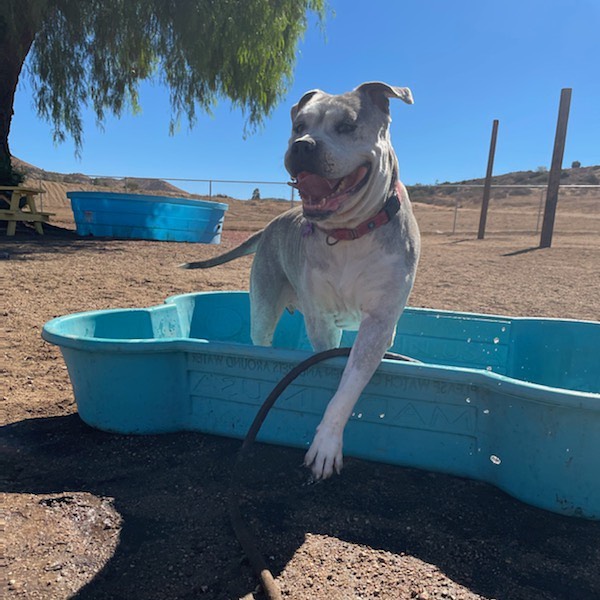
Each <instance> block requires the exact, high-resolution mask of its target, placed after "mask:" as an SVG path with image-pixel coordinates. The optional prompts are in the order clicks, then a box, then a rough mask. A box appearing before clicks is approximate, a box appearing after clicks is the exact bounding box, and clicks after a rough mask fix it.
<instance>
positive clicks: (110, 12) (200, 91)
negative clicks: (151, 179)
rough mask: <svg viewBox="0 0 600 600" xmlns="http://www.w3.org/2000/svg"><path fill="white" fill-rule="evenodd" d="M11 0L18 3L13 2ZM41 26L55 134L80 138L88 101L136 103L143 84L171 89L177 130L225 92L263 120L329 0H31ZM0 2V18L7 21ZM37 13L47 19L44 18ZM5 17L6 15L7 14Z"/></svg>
mask: <svg viewBox="0 0 600 600" xmlns="http://www.w3.org/2000/svg"><path fill="white" fill-rule="evenodd" d="M9 4H12V3H9ZM20 4H21V5H27V10H24V12H23V13H22V14H30V13H31V14H35V15H37V16H36V17H35V19H36V20H35V23H34V22H33V21H32V25H34V24H35V25H37V28H38V34H37V36H36V38H35V42H34V44H33V48H32V51H31V60H30V74H31V77H32V84H33V89H34V93H35V98H36V106H37V110H38V112H39V114H40V115H41V116H43V117H45V118H46V119H48V120H49V121H50V122H51V123H52V124H53V126H54V137H55V139H56V140H57V141H62V140H64V139H65V136H66V135H70V136H71V137H72V138H73V139H74V141H75V145H76V147H77V148H78V149H79V148H81V145H82V120H81V109H82V107H84V106H91V107H92V108H93V110H94V112H95V114H96V117H97V120H98V122H99V123H100V124H101V123H102V122H103V121H104V119H105V115H106V113H107V112H111V113H114V114H115V115H117V116H119V115H120V114H121V113H122V111H123V110H125V109H129V110H133V111H134V112H135V111H137V110H139V105H138V94H137V86H138V84H139V82H140V81H142V80H144V79H148V78H157V79H158V80H159V81H161V82H162V83H164V84H165V85H167V86H168V87H169V89H170V98H171V105H172V115H171V124H170V127H171V131H173V130H174V129H175V127H176V125H177V123H179V121H180V120H181V118H182V117H186V118H187V120H188V122H189V125H190V126H192V125H193V124H194V122H195V120H196V114H197V110H201V111H205V112H210V111H211V109H212V108H213V107H214V106H215V104H216V103H217V102H218V101H219V100H220V99H222V98H229V99H230V100H231V101H232V103H233V105H234V106H236V107H239V108H241V109H242V110H243V111H244V113H245V115H246V117H247V123H248V126H249V127H250V128H254V127H256V126H257V125H258V124H259V123H261V122H262V120H263V119H264V118H265V116H266V115H268V114H269V113H270V112H271V110H272V109H273V108H274V106H275V105H276V103H277V102H278V101H279V100H280V99H281V97H282V96H283V94H285V92H286V90H287V87H288V85H289V82H290V79H291V76H292V70H293V66H294V63H295V57H296V49H297V43H298V41H299V39H300V37H301V36H302V34H303V33H304V31H305V29H306V26H307V12H308V11H313V12H314V13H316V15H317V17H318V18H319V19H320V20H321V22H322V20H323V18H324V13H325V0H85V1H82V0H46V1H45V2H44V1H42V0H29V1H25V2H21V3H20ZM2 10H4V9H0V23H1V22H2V17H3V16H4V15H3V14H2V12H1V11H2ZM40 15H41V17H42V18H40ZM6 22H8V16H7V17H6Z"/></svg>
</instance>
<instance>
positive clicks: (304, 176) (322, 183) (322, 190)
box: [296, 171, 339, 200]
mask: <svg viewBox="0 0 600 600" xmlns="http://www.w3.org/2000/svg"><path fill="white" fill-rule="evenodd" d="M296 181H297V184H296V187H297V188H298V190H299V191H300V194H301V195H302V197H303V198H306V199H307V200H321V198H325V196H329V194H331V191H332V190H333V188H334V187H335V186H336V184H337V182H338V181H339V179H326V178H325V177H321V176H320V175H315V174H314V173H309V172H308V171H302V173H298V175H297V177H296Z"/></svg>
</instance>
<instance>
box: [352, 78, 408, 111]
mask: <svg viewBox="0 0 600 600" xmlns="http://www.w3.org/2000/svg"><path fill="white" fill-rule="evenodd" d="M356 91H360V92H364V93H365V94H367V95H368V96H370V98H371V100H372V101H373V103H374V104H375V105H376V106H378V107H379V108H380V109H381V110H382V111H383V112H385V113H389V112H390V101H389V98H399V99H400V100H402V101H403V102H406V104H413V103H414V100H413V95H412V92H411V91H410V89H409V88H407V87H396V86H393V85H388V84H387V83H383V82H381V81H368V82H367V83H363V84H361V85H359V86H358V87H357V88H356Z"/></svg>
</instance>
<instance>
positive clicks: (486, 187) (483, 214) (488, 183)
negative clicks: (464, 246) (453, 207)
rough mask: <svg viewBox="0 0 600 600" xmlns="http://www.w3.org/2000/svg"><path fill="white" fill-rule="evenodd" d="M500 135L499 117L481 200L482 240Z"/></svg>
mask: <svg viewBox="0 0 600 600" xmlns="http://www.w3.org/2000/svg"><path fill="white" fill-rule="evenodd" d="M497 137H498V119H494V123H493V125H492V139H491V141H490V154H489V156H488V165H487V172H486V174H485V185H484V186H483V200H482V202H481V214H480V215H479V231H478V232H477V239H478V240H482V239H483V238H484V236H485V222H486V221H487V212H488V207H489V205H490V190H491V187H492V171H493V169H494V155H495V154H496V138H497Z"/></svg>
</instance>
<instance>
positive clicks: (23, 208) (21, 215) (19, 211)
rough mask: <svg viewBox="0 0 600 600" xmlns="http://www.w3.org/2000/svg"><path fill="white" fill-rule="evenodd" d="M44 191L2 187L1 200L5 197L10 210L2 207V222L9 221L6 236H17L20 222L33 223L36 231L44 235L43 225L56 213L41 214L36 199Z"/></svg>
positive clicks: (0, 217) (0, 188) (0, 189)
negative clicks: (16, 232)
mask: <svg viewBox="0 0 600 600" xmlns="http://www.w3.org/2000/svg"><path fill="white" fill-rule="evenodd" d="M43 193H44V191H43V190H39V189H37V190H34V189H33V188H27V187H20V186H10V185H0V200H1V199H2V198H3V197H4V198H5V199H6V202H7V204H8V208H3V207H2V206H1V205H0V221H8V224H7V225H6V235H11V236H12V235H15V231H16V229H17V222H18V221H27V222H30V223H33V226H34V227H35V230H36V231H37V232H38V233H39V234H40V235H44V230H43V228H42V223H47V222H48V221H49V220H50V217H51V216H52V215H53V214H54V213H48V212H41V211H39V210H38V209H37V206H36V205H35V197H36V196H37V195H38V194H43Z"/></svg>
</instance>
